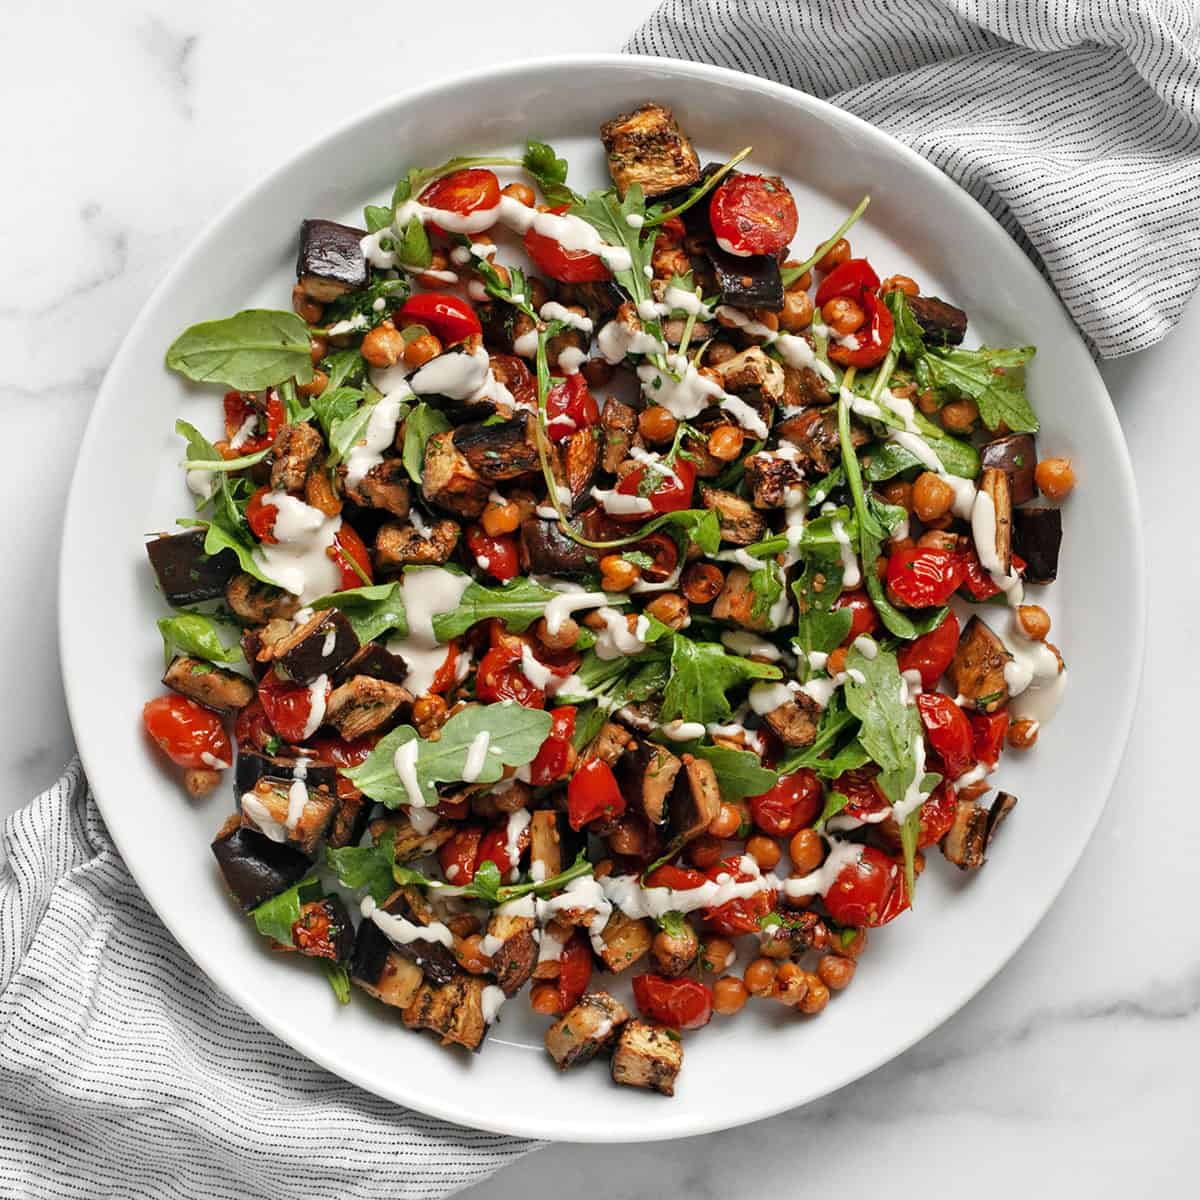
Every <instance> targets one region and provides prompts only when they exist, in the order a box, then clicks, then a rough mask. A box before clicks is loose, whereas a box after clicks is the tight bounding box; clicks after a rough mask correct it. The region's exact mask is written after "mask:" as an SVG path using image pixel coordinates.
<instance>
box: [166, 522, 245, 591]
mask: <svg viewBox="0 0 1200 1200" xmlns="http://www.w3.org/2000/svg"><path fill="white" fill-rule="evenodd" d="M204 538H205V531H204V530H203V529H189V530H188V531H187V532H186V533H171V534H167V535H166V536H164V537H160V538H155V539H154V540H153V541H152V542H147V543H146V554H147V555H148V556H149V558H150V565H151V566H152V567H153V568H154V574H155V575H156V576H157V577H158V586H159V587H160V588H162V593H163V596H164V597H165V598H166V601H167V603H168V604H171V605H176V606H178V605H181V604H198V603H199V602H200V601H201V600H215V599H216V598H217V597H218V596H223V595H224V594H225V587H226V585H227V584H228V583H229V581H230V580H231V579H232V578H233V577H234V576H235V575H236V574H237V573H238V569H239V568H238V560H237V555H236V554H234V553H233V551H232V550H222V551H221V552H220V554H212V555H209V554H205V553H204Z"/></svg>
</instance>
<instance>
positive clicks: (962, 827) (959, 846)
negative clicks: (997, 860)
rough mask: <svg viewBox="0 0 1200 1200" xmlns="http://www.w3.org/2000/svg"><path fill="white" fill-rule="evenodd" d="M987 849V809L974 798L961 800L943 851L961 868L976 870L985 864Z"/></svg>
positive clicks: (948, 858) (944, 841)
mask: <svg viewBox="0 0 1200 1200" xmlns="http://www.w3.org/2000/svg"><path fill="white" fill-rule="evenodd" d="M986 851H987V810H986V809H985V808H984V807H983V806H982V805H979V804H976V803H975V801H974V800H959V802H958V805H957V807H956V808H955V810H954V824H953V825H951V826H950V831H949V833H947V834H946V836H945V838H944V839H943V841H942V853H943V854H944V855H945V856H946V859H947V860H948V861H949V862H952V863H953V864H954V865H955V866H956V867H958V868H959V869H960V870H962V871H975V870H978V869H979V868H980V867H982V866H983V862H984V858H985V857H986Z"/></svg>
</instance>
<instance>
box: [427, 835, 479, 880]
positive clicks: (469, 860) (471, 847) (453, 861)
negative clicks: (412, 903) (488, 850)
mask: <svg viewBox="0 0 1200 1200" xmlns="http://www.w3.org/2000/svg"><path fill="white" fill-rule="evenodd" d="M482 840H483V828H482V826H480V825H464V826H463V827H462V828H461V829H456V830H455V831H454V836H453V837H452V838H450V840H449V841H448V842H443V843H442V844H441V845H440V846H439V847H438V852H437V855H438V862H439V863H440V864H441V868H442V874H443V875H445V877H446V881H447V882H448V883H452V884H454V886H455V887H461V886H462V885H463V884H466V883H470V882H471V880H472V879H474V878H475V863H476V862H477V861H478V858H479V843H480V842H481V841H482Z"/></svg>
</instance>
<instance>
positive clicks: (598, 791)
mask: <svg viewBox="0 0 1200 1200" xmlns="http://www.w3.org/2000/svg"><path fill="white" fill-rule="evenodd" d="M624 811H625V797H624V796H622V795H621V789H620V787H618V785H617V777H616V776H615V775H614V774H613V773H612V768H611V767H610V766H609V765H608V763H606V762H604V761H603V760H602V759H599V758H585V759H584V760H583V761H582V762H581V763H580V764H579V765H578V767H577V768H576V770H575V774H574V775H572V776H571V782H570V783H568V784H567V819H568V821H569V822H570V825H571V828H572V829H574V830H576V831H578V830H580V829H582V828H583V827H584V826H585V825H587V824H589V823H590V822H591V821H595V820H596V819H597V818H599V817H604V818H605V819H608V820H611V819H612V818H614V817H619V816H620V815H621V814H622V813H623V812H624Z"/></svg>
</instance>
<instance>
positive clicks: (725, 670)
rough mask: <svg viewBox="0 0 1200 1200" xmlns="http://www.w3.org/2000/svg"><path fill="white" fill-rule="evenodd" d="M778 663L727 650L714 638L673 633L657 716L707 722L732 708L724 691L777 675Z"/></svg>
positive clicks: (726, 715)
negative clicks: (703, 639) (667, 675)
mask: <svg viewBox="0 0 1200 1200" xmlns="http://www.w3.org/2000/svg"><path fill="white" fill-rule="evenodd" d="M782 677H783V673H782V672H781V671H780V670H779V668H778V667H772V666H769V665H768V664H766V663H759V662H753V661H751V660H750V659H748V658H742V657H741V656H740V655H737V654H729V653H728V652H727V651H726V649H725V647H724V646H722V645H721V644H720V643H717V642H693V641H692V640H691V639H690V638H687V637H684V636H683V635H682V634H680V633H677V634H675V637H674V640H673V643H672V646H671V678H670V681H669V682H668V684H667V686H666V688H665V689H664V691H663V702H662V710H661V712H660V713H659V720H661V721H664V722H666V721H671V720H674V719H675V718H676V717H679V718H681V719H682V720H684V721H699V722H700V723H701V724H702V725H711V724H713V723H714V722H720V721H722V720H724V719H725V718H726V717H728V716H729V715H730V714H731V713H732V712H733V708H732V706H731V705H730V703H729V697H728V695H727V693H728V692H729V691H730V690H731V689H733V688H736V687H738V686H740V685H741V684H744V683H748V682H750V681H751V680H753V679H781V678H782Z"/></svg>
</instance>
